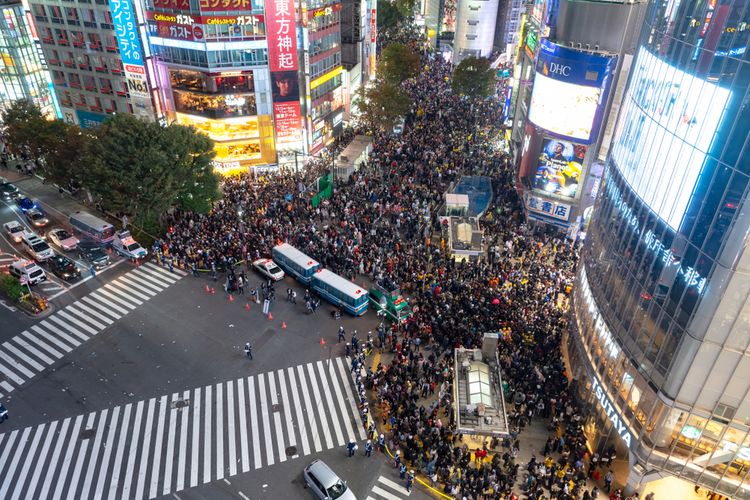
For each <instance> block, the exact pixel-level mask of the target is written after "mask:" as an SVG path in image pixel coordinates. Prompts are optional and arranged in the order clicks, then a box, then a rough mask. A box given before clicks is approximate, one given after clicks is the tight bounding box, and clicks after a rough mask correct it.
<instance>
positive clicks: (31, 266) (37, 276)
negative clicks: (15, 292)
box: [8, 259, 47, 285]
mask: <svg viewBox="0 0 750 500" xmlns="http://www.w3.org/2000/svg"><path fill="white" fill-rule="evenodd" d="M8 272H9V273H10V274H11V276H15V277H16V278H18V279H19V281H24V282H26V283H28V284H29V285H36V284H37V283H41V282H42V281H45V280H46V279H47V274H45V272H44V269H42V268H41V267H39V264H37V263H36V262H34V261H33V260H29V259H21V260H17V261H15V262H14V263H13V264H11V265H10V266H9V267H8Z"/></svg>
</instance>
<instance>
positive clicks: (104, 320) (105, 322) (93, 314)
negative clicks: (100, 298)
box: [68, 300, 114, 330]
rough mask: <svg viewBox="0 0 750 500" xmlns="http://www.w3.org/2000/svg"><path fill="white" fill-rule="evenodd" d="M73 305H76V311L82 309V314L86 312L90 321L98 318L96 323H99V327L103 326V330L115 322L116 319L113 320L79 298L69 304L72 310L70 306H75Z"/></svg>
mask: <svg viewBox="0 0 750 500" xmlns="http://www.w3.org/2000/svg"><path fill="white" fill-rule="evenodd" d="M73 306H75V307H74V310H75V311H79V310H80V311H81V314H85V315H86V318H88V321H90V322H91V321H93V319H94V318H96V321H97V323H96V324H97V325H99V328H101V329H102V330H104V329H105V328H107V326H109V325H111V324H112V323H114V320H112V319H110V318H109V317H107V316H105V315H104V314H102V313H100V312H99V311H97V310H96V309H94V308H93V307H90V306H87V305H86V304H84V303H83V301H81V300H79V301H78V302H76V303H75V304H71V305H69V306H68V310H70V308H71V307H73ZM76 314H77V313H76ZM81 314H79V316H81ZM100 321H101V323H100ZM92 324H94V323H92Z"/></svg>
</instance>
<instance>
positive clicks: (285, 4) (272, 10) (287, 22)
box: [266, 0, 301, 144]
mask: <svg viewBox="0 0 750 500" xmlns="http://www.w3.org/2000/svg"><path fill="white" fill-rule="evenodd" d="M266 23H267V30H268V59H269V66H270V69H271V88H272V91H273V119H274V123H275V124H276V142H277V143H279V144H281V143H290V142H298V141H299V140H300V133H301V127H300V104H299V77H298V74H297V71H298V67H299V66H298V60H297V23H296V21H295V14H294V0H266Z"/></svg>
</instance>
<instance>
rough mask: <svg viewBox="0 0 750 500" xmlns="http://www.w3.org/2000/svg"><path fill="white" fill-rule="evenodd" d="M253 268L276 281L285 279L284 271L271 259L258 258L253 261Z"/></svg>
mask: <svg viewBox="0 0 750 500" xmlns="http://www.w3.org/2000/svg"><path fill="white" fill-rule="evenodd" d="M253 269H255V270H256V271H258V272H259V273H260V274H262V275H263V276H265V277H266V278H269V279H272V280H274V281H280V280H283V279H284V271H282V270H281V268H280V267H279V266H277V265H276V263H275V262H274V261H272V260H271V259H258V260H255V261H253Z"/></svg>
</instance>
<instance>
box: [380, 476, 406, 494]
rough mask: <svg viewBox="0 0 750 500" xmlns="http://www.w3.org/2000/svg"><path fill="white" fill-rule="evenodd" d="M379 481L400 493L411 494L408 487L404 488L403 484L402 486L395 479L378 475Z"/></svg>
mask: <svg viewBox="0 0 750 500" xmlns="http://www.w3.org/2000/svg"><path fill="white" fill-rule="evenodd" d="M378 482H379V483H382V484H384V485H386V486H387V487H389V488H391V489H392V490H394V491H397V492H398V493H400V494H402V495H406V496H409V492H408V491H406V488H404V487H403V486H401V485H400V484H398V483H397V482H395V481H393V480H391V479H388V478H387V477H385V476H379V477H378Z"/></svg>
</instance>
